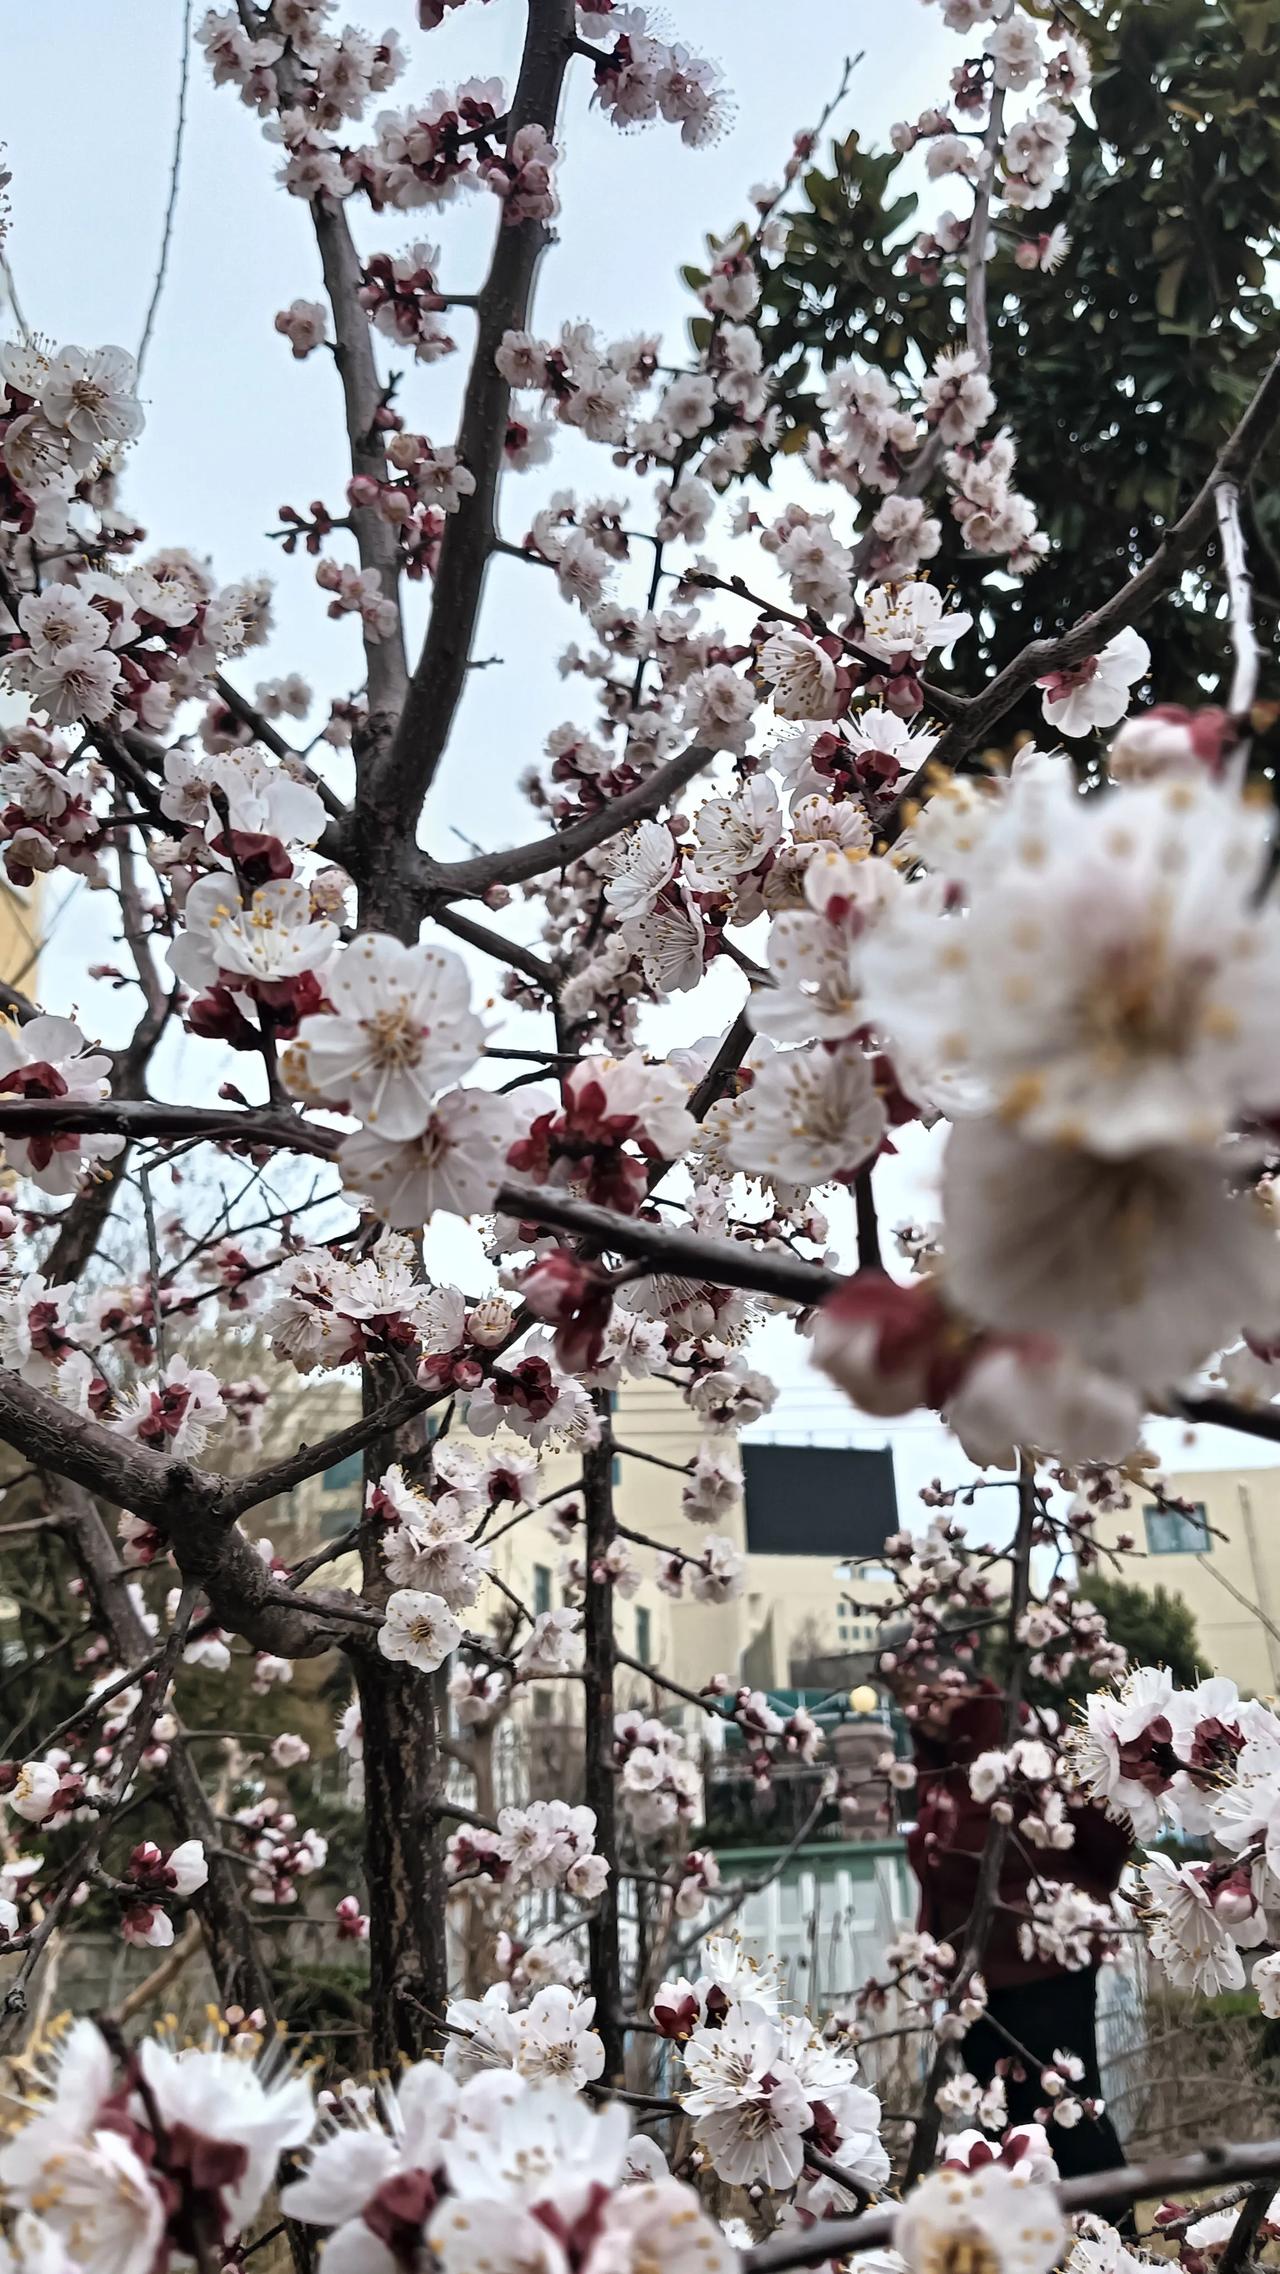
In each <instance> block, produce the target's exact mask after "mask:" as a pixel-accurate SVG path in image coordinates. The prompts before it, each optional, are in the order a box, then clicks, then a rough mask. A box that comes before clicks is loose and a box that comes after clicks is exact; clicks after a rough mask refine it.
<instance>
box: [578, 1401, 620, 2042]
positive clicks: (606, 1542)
mask: <svg viewBox="0 0 1280 2274" xmlns="http://www.w3.org/2000/svg"><path fill="white" fill-rule="evenodd" d="M595 1403H596V1411H597V1414H598V1415H599V1419H600V1442H599V1444H598V1445H594V1446H592V1447H591V1448H590V1449H589V1450H588V1452H587V1453H586V1455H585V1456H584V1459H583V1463H582V1483H583V1503H584V1509H585V1514H586V1527H587V1556H586V1562H587V1584H586V1593H585V1597H584V1604H583V1630H584V1636H583V1639H584V1645H585V1654H584V1670H585V1677H586V1678H585V1681H584V1683H583V1701H584V1703H583V1720H584V1735H585V1762H586V1768H585V1776H584V1789H585V1795H586V1802H587V1806H588V1807H589V1808H593V1809H594V1810H595V1817H596V1849H597V1852H598V1853H599V1854H600V1855H603V1856H607V1857H608V1859H609V1862H610V1865H611V1867H612V1868H611V1869H610V1873H609V1878H608V1881H607V1883H606V1886H605V1890H604V1893H603V1895H602V1896H601V1897H600V1900H599V1902H598V1903H597V1904H596V1907H595V1909H594V1911H593V1913H592V1915H591V1917H590V1919H589V1920H588V1922H587V1942H588V1947H589V1950H590V1956H591V1987H592V1989H593V1990H594V1992H595V1998H596V2016H595V2026H596V2028H597V2030H598V2031H599V2033H600V2037H601V2040H602V2042H603V2045H604V2073H605V2076H606V2077H607V2078H610V2079H614V2080H616V2081H617V2082H619V2083H621V2081H622V2069H623V2034H622V2027H621V2020H620V2017H621V2014H622V1966H621V1957H620V1952H619V1948H618V1829H617V1815H616V1807H615V1801H616V1780H615V1777H614V1768H613V1674H614V1633H613V1582H612V1580H611V1579H609V1578H608V1577H607V1576H602V1577H599V1578H597V1577H596V1571H597V1567H598V1566H599V1564H600V1562H601V1561H602V1559H603V1557H604V1556H605V1555H607V1553H608V1551H609V1549H610V1548H611V1546H612V1545H613V1539H614V1523H613V1429H612V1424H611V1416H610V1408H609V1393H608V1391H607V1390H602V1391H598V1392H597V1393H596V1401H595Z"/></svg>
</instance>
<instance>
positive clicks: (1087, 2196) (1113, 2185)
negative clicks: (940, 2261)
mask: <svg viewBox="0 0 1280 2274" xmlns="http://www.w3.org/2000/svg"><path fill="white" fill-rule="evenodd" d="M1276 2174H1280V2140H1239V2141H1232V2142H1229V2143H1224V2144H1223V2145H1222V2146H1221V2147H1210V2148H1200V2149H1197V2150H1196V2151H1195V2152H1194V2153H1192V2154H1191V2155H1185V2156H1157V2157H1156V2158H1155V2159H1154V2161H1153V2162H1151V2163H1145V2164H1124V2165H1122V2166H1121V2168H1120V2169H1119V2170H1118V2171H1094V2172H1089V2173H1087V2174H1086V2176H1085V2177H1084V2178H1083V2179H1069V2180H1067V2181H1066V2182H1065V2183H1064V2184H1063V2185H1062V2186H1060V2187H1058V2188H1056V2189H1055V2190H1054V2192H1055V2194H1056V2195H1057V2198H1058V2201H1059V2203H1060V2204H1061V2206H1062V2208H1063V2210H1064V2211H1068V2212H1071V2211H1108V2210H1114V2209H1116V2208H1118V2207H1120V2206H1123V2205H1125V2204H1129V2203H1134V2202H1141V2201H1143V2200H1145V2199H1147V2198H1149V2197H1151V2196H1156V2197H1159V2196H1163V2195H1178V2194H1181V2193H1182V2192H1183V2191H1184V2190H1186V2189H1188V2188H1194V2187H1213V2186H1216V2185H1217V2184H1218V2183H1219V2182H1220V2181H1222V2180H1224V2179H1235V2178H1240V2177H1245V2178H1249V2179H1254V2178H1256V2179H1264V2178H1268V2177H1271V2176H1274V2175H1276ZM898 2211H899V2206H898V2205H897V2204H896V2203H892V2204H890V2205H889V2207H888V2209H887V2210H883V2211H867V2212H865V2213H864V2214H863V2216H862V2217H861V2218H859V2219H818V2220H817V2221H816V2222H815V2224H814V2225H813V2226H811V2227H807V2228H805V2229H803V2230H800V2231H796V2230H795V2229H792V2230H791V2231H789V2232H788V2233H786V2234H779V2235H774V2236H771V2237H770V2239H769V2241H768V2242H762V2243H757V2245H756V2247H755V2249H754V2250H748V2251H744V2253H743V2255H742V2259H741V2266H742V2269H743V2274H784V2269H785V2268H786V2267H788V2266H822V2265H825V2264H826V2263H827V2261H828V2260H832V2261H835V2260H837V2259H843V2258H846V2257H849V2256H850V2255H851V2254H852V2253H853V2252H855V2251H863V2250H878V2249H880V2248H882V2247H883V2245H884V2244H885V2243H887V2242H889V2241H890V2240H891V2239H892V2236H893V2229H894V2224H895V2222H896V2220H897V2217H898Z"/></svg>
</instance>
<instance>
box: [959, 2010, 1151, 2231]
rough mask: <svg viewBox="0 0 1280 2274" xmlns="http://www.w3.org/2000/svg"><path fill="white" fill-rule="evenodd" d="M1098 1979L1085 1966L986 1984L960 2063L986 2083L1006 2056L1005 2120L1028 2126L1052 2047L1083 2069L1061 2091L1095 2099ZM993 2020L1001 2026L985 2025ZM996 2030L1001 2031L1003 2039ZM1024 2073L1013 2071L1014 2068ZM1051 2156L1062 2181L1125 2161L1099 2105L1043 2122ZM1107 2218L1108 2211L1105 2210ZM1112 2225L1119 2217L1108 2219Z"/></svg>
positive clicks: (1040, 2101)
mask: <svg viewBox="0 0 1280 2274" xmlns="http://www.w3.org/2000/svg"><path fill="white" fill-rule="evenodd" d="M1097 2005H1098V1977H1097V1973H1096V1971H1095V1970H1093V1969H1092V1968H1090V1969H1087V1970H1086V1971H1084V1972H1082V1973H1079V1974H1050V1975H1048V1976H1047V1977H1046V1978H1045V1980H1043V1981H1040V1982H1021V1983H1018V1984H1017V1985H1015V1986H1014V1987H1012V1988H1009V1989H999V1990H992V1992H991V1994H990V1997H989V1998H988V2001H987V2015H988V2016H989V2018H984V2019H983V2020H981V2021H977V2022H975V2023H974V2025H973V2027H972V2029H971V2030H970V2031H969V2033H968V2036H967V2037H966V2038H965V2040H964V2043H963V2046H962V2047H961V2055H962V2058H963V2060H964V2064H965V2066H966V2068H967V2069H969V2070H970V2072H971V2074H972V2075H974V2076H975V2077H977V2079H978V2081H979V2083H980V2084H984V2085H985V2084H989V2083H990V2081H991V2079H992V2077H993V2076H994V2075H995V2071H996V2063H997V2061H1010V2062H1012V2063H1013V2064H1014V2068H1013V2069H1007V2070H1006V2071H1005V2074H1004V2088H1005V2097H1006V2101H1007V2104H1008V2109H1009V2122H1010V2124H1031V2123H1034V2121H1035V2115H1036V2110H1037V2109H1038V2108H1043V2107H1044V2106H1045V2104H1046V2101H1047V2097H1048V2096H1047V2095H1046V2093H1045V2092H1044V2090H1043V2088H1042V2086H1041V2083H1040V2071H1041V2070H1042V2069H1045V2068H1047V2067H1048V2066H1049V2064H1050V2062H1051V2061H1052V2059H1053V2056H1054V2054H1055V2053H1058V2052H1062V2053H1074V2054H1075V2055H1076V2057H1077V2059H1078V2060H1081V2061H1083V2062H1084V2075H1083V2077H1082V2078H1081V2079H1080V2081H1079V2083H1078V2084H1076V2085H1073V2086H1071V2087H1070V2088H1069V2089H1070V2090H1071V2091H1073V2092H1074V2093H1076V2094H1077V2096H1079V2097H1080V2098H1082V2099H1090V2100H1091V2099H1100V2098H1101V2095H1102V2083H1101V2079H1100V2077H1099V2074H1098V2015H1097ZM997 2022H998V2023H999V2024H1000V2025H1001V2028H996V2027H994V2026H993V2024H994V2023H997ZM1001 2029H1005V2030H1007V2031H1008V2032H1009V2036H1008V2037H1005V2036H1003V2035H1002V2034H1001ZM1010 2038H1016V2040H1017V2043H1018V2045H1024V2046H1025V2047H1026V2049H1027V2052H1028V2053H1029V2054H1030V2056H1031V2059H1030V2061H1025V2060H1020V2059H1019V2056H1018V2053H1017V2050H1016V2047H1015V2046H1014V2045H1012V2044H1010V2042H1009V2039H1010ZM1019 2068H1020V2069H1022V2070H1023V2071H1024V2072H1025V2074H1024V2075H1022V2076H1018V2075H1017V2074H1016V2070H1017V2069H1019ZM1045 2130H1046V2131H1047V2133H1048V2135H1049V2146H1050V2149H1051V2151H1052V2154H1053V2157H1054V2160H1055V2162H1056V2164H1057V2166H1058V2169H1059V2171H1060V2172H1061V2174H1062V2176H1063V2178H1064V2179H1078V2178H1082V2177H1084V2176H1085V2175H1086V2174H1088V2173H1090V2172H1095V2171H1115V2170H1117V2169H1118V2168H1119V2167H1120V2165H1122V2164H1123V2163H1124V2161H1125V2154H1124V2149H1123V2148H1122V2147H1121V2145H1120V2140H1119V2135H1118V2134H1117V2132H1116V2128H1115V2126H1114V2124H1113V2123H1112V2121H1111V2118H1110V2117H1109V2116H1108V2115H1107V2113H1106V2111H1105V2110H1104V2111H1103V2113H1102V2115H1101V2116H1093V2117H1091V2116H1082V2117H1081V2119H1080V2122H1079V2123H1078V2124H1075V2125H1071V2126H1067V2125H1063V2124H1054V2123H1049V2124H1047V2125H1046V2126H1045ZM1110 2215H1111V2217H1112V2218H1113V2219H1115V2218H1116V2214H1115V2213H1114V2212H1113V2213H1112V2214H1110ZM1116 2223H1117V2224H1120V2223H1121V2222H1120V2221H1119V2220H1118V2219H1116Z"/></svg>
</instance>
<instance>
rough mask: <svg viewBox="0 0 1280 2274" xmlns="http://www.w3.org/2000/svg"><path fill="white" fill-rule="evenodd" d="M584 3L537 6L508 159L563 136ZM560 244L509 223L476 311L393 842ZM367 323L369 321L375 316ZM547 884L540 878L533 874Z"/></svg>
mask: <svg viewBox="0 0 1280 2274" xmlns="http://www.w3.org/2000/svg"><path fill="white" fill-rule="evenodd" d="M573 31H574V7H573V0H530V5H529V13H528V18H527V23H526V29H525V40H524V53H523V55H522V57H521V60H520V75H519V78H518V80H517V82H516V91H515V95H514V97H513V99H512V104H511V112H510V119H509V123H508V130H507V144H508V148H509V147H510V144H511V142H512V140H513V139H514V137H515V136H516V135H517V134H518V133H519V131H520V129H521V127H524V126H529V125H532V124H535V123H536V124H537V125H540V126H542V127H544V128H545V129H546V131H547V133H548V134H549V135H553V134H554V131H555V123H556V113H557V111H558V110H559V107H560V91H561V87H562V85H563V82H564V75H565V71H566V68H567V66H568V62H569V57H570V55H571V53H572V49H573ZM549 242H550V232H549V231H548V229H547V228H546V227H545V225H544V224H543V223H542V222H541V221H519V222H516V223H515V224H514V225H513V226H511V227H507V226H506V225H505V224H504V222H503V221H502V220H499V224H498V233H497V238H496V241H495V244H494V248H493V256H492V259H491V261H490V264H489V274H488V276H487V277H486V279H485V282H484V285H483V287H482V289H481V291H480V294H479V296H478V298H477V301H476V338H475V347H474V350H473V352H472V358H471V369H470V372H469V374H468V377H467V387H466V394H465V396H464V399H463V405H462V422H461V426H460V428H459V432H458V454H459V457H460V458H461V461H462V463H463V465H464V466H465V467H466V468H467V470H468V472H469V473H470V474H471V475H472V476H473V477H474V480H475V485H476V486H475V490H474V492H473V493H472V495H471V496H470V497H465V498H463V499H462V501H461V504H460V505H459V508H458V511H457V512H456V513H451V514H450V515H449V517H448V521H447V523H446V525H445V532H444V537H443V539H442V541H441V546H440V561H439V566H438V569H437V572H436V578H435V593H434V599H433V602H432V608H431V620H430V622H429V624H428V626H427V636H426V639H425V641H424V643H423V648H422V653H421V655H420V656H419V658H418V662H417V665H416V666H415V669H414V673H413V677H412V679H411V680H410V681H409V685H408V690H407V693H406V695H405V698H404V705H403V709H402V710H401V713H400V718H399V722H398V724H397V726H396V730H395V735H394V738H393V739H392V741H391V743H390V745H389V747H388V748H387V750H386V752H385V755H383V754H379V756H378V757H377V759H376V760H375V761H374V763H373V766H372V770H371V778H370V779H371V788H372V790H373V791H374V793H375V795H376V798H377V801H378V807H379V811H380V813H381V814H384V815H385V817H386V821H387V823H388V824H389V826H390V827H391V828H392V830H394V831H396V832H398V833H399V832H404V831H407V832H408V833H409V834H410V835H412V824H413V821H414V820H415V818H416V816H417V814H418V812H419V810H420V808H421V805H422V801H423V798H424V797H425V796H426V793H427V791H428V790H429V789H430V787H431V784H432V782H433V781H434V779H435V776H436V772H437V769H438V767H439V765H440V761H441V759H442V757H443V755H444V752H445V748H446V745H447V743H448V740H449V735H450V732H451V731H452V727H453V722H454V718H455V715H456V713H457V708H458V703H459V701H460V699H461V696H462V690H463V687H464V685H465V683H466V674H467V664H468V661H469V660H470V655H471V647H472V642H473V640H474V638H475V630H476V622H477V619H478V616H479V613H480V597H481V593H482V591H483V587H484V578H485V570H486V568H487V567H488V563H489V556H490V553H491V552H492V550H493V542H494V535H495V529H494V510H493V509H494V499H495V497H496V494H497V487H498V476H499V473H500V471H501V467H502V462H503V446H504V443H505V441H506V432H507V410H508V406H509V404H510V400H511V390H510V388H509V386H508V385H507V382H506V380H505V379H504V378H503V376H502V374H501V372H500V371H499V370H498V367H497V364H496V363H495V361H494V357H495V355H496V354H497V350H498V347H499V345H500V343H501V340H502V335H503V333H504V332H508V331H521V330H523V329H524V327H525V325H526V323H527V321H528V315H529V307H530V303H531V300H532V296H533V282H534V277H535V275H536V273H537V267H538V262H539V259H540V257H541V254H542V252H543V249H544V247H545V246H546V245H547V244H548V243H549ZM361 321H362V322H363V321H364V318H363V316H362V317H361ZM533 873H536V872H533Z"/></svg>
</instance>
